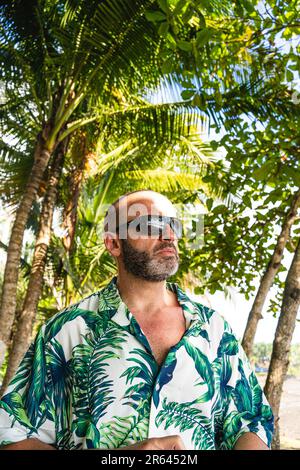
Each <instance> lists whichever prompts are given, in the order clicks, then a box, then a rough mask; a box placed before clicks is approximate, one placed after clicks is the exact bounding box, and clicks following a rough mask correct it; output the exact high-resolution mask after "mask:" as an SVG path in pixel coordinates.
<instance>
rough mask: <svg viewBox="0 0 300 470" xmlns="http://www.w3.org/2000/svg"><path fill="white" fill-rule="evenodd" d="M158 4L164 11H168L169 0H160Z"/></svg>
mask: <svg viewBox="0 0 300 470" xmlns="http://www.w3.org/2000/svg"><path fill="white" fill-rule="evenodd" d="M158 4H159V6H160V8H161V9H162V11H163V12H164V13H168V11H169V5H168V0H158Z"/></svg>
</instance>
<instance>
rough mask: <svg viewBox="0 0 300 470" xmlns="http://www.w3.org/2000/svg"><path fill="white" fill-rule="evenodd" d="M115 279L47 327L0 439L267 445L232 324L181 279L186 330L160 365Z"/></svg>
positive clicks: (77, 445)
mask: <svg viewBox="0 0 300 470" xmlns="http://www.w3.org/2000/svg"><path fill="white" fill-rule="evenodd" d="M116 280H117V278H116V277H114V278H113V279H112V280H111V281H110V283H109V284H108V285H107V286H106V287H105V288H104V289H102V290H100V291H99V292H96V293H95V294H92V295H91V296H89V297H87V298H86V299H84V300H82V301H80V302H78V303H77V304H76V305H73V306H71V307H68V308H67V309H65V310H63V311H62V312H60V313H58V314H57V315H55V316H54V317H52V318H51V319H50V320H49V321H48V322H46V323H45V324H44V325H43V326H42V328H41V329H40V331H39V333H38V334H37V337H36V339H35V341H34V343H32V345H31V346H30V348H29V350H28V352H27V353H26V355H25V357H24V359H23V361H22V362H21V364H20V366H19V368H18V371H17V373H16V375H15V377H14V379H13V380H12V381H11V383H10V385H9V387H8V388H7V390H6V392H5V394H4V396H3V397H2V400H1V401H0V445H5V444H8V443H12V442H18V441H21V440H23V439H26V438H37V439H39V440H41V441H42V442H45V443H48V444H52V445H55V446H56V448H57V449H85V448H99V449H115V448H120V447H124V446H128V445H130V444H133V443H135V442H137V441H141V440H144V439H147V438H150V437H160V436H166V435H174V434H178V435H180V436H181V438H182V440H183V442H184V445H185V447H186V448H187V449H203V450H205V449H206V450H213V449H224V450H226V449H232V448H233V447H234V445H235V443H236V441H237V439H238V438H239V437H240V436H241V435H242V434H244V433H245V432H253V433H256V434H257V435H258V436H259V437H260V438H261V439H262V440H263V441H264V442H265V443H266V444H267V445H268V446H269V447H270V444H271V440H272V433H273V421H274V418H273V414H272V410H271V408H270V406H269V404H268V402H267V400H266V398H265V396H264V394H263V392H262V389H261V387H260V385H259V383H258V381H257V378H256V376H255V374H254V373H253V371H252V370H251V367H250V365H249V362H248V359H247V357H246V355H245V353H244V351H243V349H242V347H241V345H240V344H239V342H238V341H237V339H236V337H235V335H234V334H233V332H232V330H231V328H230V326H229V325H228V323H227V322H226V320H224V318H223V317H222V316H221V315H219V314H218V313H217V312H215V311H214V310H212V309H210V308H208V307H205V306H203V305H202V304H200V303H198V302H195V301H194V300H192V299H191V298H189V296H188V295H187V294H186V293H185V292H183V291H182V290H181V289H180V288H179V286H178V285H177V284H175V283H169V282H167V288H168V289H170V290H172V291H173V292H174V293H175V294H176V295H177V298H178V301H179V304H180V306H181V307H182V309H183V313H184V315H185V319H186V332H185V334H184V335H183V337H182V338H181V340H180V341H179V342H178V343H177V344H176V345H175V346H173V347H172V348H171V349H170V350H169V352H168V355H167V357H166V359H165V361H164V362H163V364H162V365H161V366H158V364H157V362H156V361H155V359H154V357H153V354H152V351H151V348H150V345H149V343H148V341H147V339H146V337H145V335H144V334H143V331H142V330H141V328H140V327H139V325H138V323H137V321H136V320H135V318H134V316H133V315H132V314H131V312H130V311H129V310H128V308H127V306H126V305H125V304H124V302H123V301H122V299H121V297H120V295H119V291H118V288H117V285H116Z"/></svg>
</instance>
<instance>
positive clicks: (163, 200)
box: [104, 190, 176, 233]
mask: <svg viewBox="0 0 300 470" xmlns="http://www.w3.org/2000/svg"><path fill="white" fill-rule="evenodd" d="M148 214H152V215H167V216H169V217H176V209H175V207H174V206H173V204H172V203H171V201H169V199H168V198H167V197H166V196H163V195H162V194H160V193H157V192H156V191H152V190H139V191H133V192H130V193H127V194H125V195H124V196H121V197H120V198H119V199H117V200H116V201H115V202H114V203H112V204H111V206H110V207H109V209H108V211H107V214H106V216H105V220H104V227H105V228H104V230H105V232H113V233H114V232H115V228H116V227H118V226H120V225H123V224H126V223H127V222H129V221H130V220H133V219H135V218H136V217H138V216H140V215H148Z"/></svg>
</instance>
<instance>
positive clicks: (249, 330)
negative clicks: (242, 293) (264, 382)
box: [242, 190, 300, 357]
mask: <svg viewBox="0 0 300 470" xmlns="http://www.w3.org/2000/svg"><path fill="white" fill-rule="evenodd" d="M299 205H300V190H298V191H297V193H296V194H295V195H294V197H293V200H292V204H291V207H290V209H289V211H288V213H287V215H286V217H285V219H284V222H283V226H282V230H281V233H280V235H279V237H278V239H277V244H276V247H275V249H274V253H273V255H272V258H271V260H270V262H269V264H268V266H267V269H266V271H265V273H264V275H263V277H262V279H261V282H260V286H259V288H258V291H257V294H256V297H255V300H254V302H253V305H252V308H251V311H250V313H249V317H248V321H247V325H246V328H245V332H244V336H243V340H242V346H243V349H244V351H245V353H246V354H247V356H248V357H250V356H251V354H252V349H253V343H254V337H255V333H256V330H257V325H258V322H259V320H260V319H261V318H263V317H262V309H263V306H264V303H265V301H266V297H267V295H268V293H269V290H270V288H271V287H272V284H273V282H274V278H275V276H276V274H277V273H278V271H279V268H280V266H281V261H282V257H283V251H284V248H285V246H286V243H287V241H288V238H289V233H290V229H291V226H292V225H293V223H294V222H295V219H296V218H297V210H298V207H299Z"/></svg>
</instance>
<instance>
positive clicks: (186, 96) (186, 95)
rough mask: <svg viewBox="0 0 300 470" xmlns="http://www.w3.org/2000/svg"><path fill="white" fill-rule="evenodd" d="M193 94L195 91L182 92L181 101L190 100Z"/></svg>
mask: <svg viewBox="0 0 300 470" xmlns="http://www.w3.org/2000/svg"><path fill="white" fill-rule="evenodd" d="M194 94H195V90H183V91H182V92H181V97H182V99H183V100H190V99H191V98H192V97H193V96H194Z"/></svg>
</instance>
